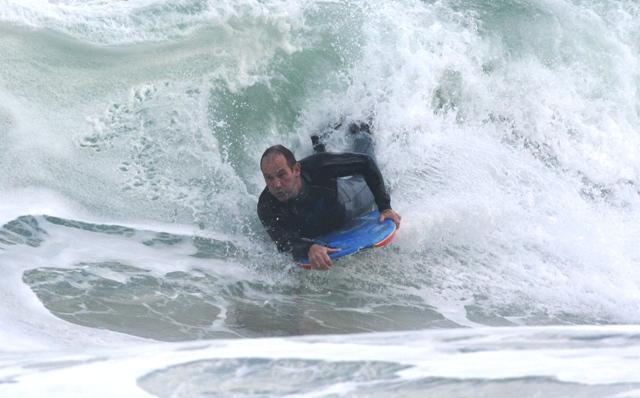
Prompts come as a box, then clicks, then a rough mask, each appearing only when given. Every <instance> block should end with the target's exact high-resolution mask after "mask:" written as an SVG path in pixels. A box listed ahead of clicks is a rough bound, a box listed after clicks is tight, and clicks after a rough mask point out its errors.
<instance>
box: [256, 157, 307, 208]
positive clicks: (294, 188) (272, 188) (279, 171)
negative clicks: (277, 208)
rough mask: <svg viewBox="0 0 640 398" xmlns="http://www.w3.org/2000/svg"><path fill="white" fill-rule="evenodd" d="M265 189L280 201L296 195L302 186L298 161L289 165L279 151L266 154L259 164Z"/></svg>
mask: <svg viewBox="0 0 640 398" xmlns="http://www.w3.org/2000/svg"><path fill="white" fill-rule="evenodd" d="M260 168H261V169H262V175H263V176H264V181H265V182H266V183H267V189H268V190H269V192H271V194H272V195H273V196H275V197H276V199H278V200H279V201H280V202H286V201H287V200H289V199H293V198H295V197H296V196H298V193H300V189H301V187H302V178H301V177H300V163H296V164H295V165H294V166H293V167H289V165H288V164H287V160H286V159H285V157H284V156H283V155H281V154H279V153H277V154H274V155H271V156H267V157H266V158H264V159H263V160H262V164H261V165H260Z"/></svg>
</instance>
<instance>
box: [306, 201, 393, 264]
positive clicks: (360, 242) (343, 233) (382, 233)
mask: <svg viewBox="0 0 640 398" xmlns="http://www.w3.org/2000/svg"><path fill="white" fill-rule="evenodd" d="M395 234H396V224H395V223H394V222H393V221H392V220H389V219H387V220H384V221H383V222H380V213H379V212H378V211H377V210H374V211H372V212H370V213H366V214H364V215H362V216H360V217H356V218H354V219H353V220H351V221H350V222H349V223H347V224H346V225H345V226H343V227H342V228H341V229H339V230H337V231H334V232H331V233H329V234H326V235H322V236H319V237H317V238H314V239H313V241H314V242H316V243H318V244H320V245H323V246H327V247H331V248H339V249H340V251H338V252H335V253H330V254H329V257H331V260H335V259H337V258H340V257H344V256H348V255H350V254H354V253H357V252H359V251H361V250H364V249H369V248H372V247H382V246H386V245H388V244H389V243H390V242H391V240H392V239H393V237H394V236H395ZM298 265H299V266H300V267H302V268H305V269H311V263H310V261H309V259H308V258H303V259H300V260H298Z"/></svg>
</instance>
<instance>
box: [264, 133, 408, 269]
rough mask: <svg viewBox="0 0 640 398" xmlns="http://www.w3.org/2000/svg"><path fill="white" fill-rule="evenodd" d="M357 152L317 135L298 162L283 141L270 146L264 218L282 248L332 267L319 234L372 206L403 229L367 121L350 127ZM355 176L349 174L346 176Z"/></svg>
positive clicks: (317, 266)
mask: <svg viewBox="0 0 640 398" xmlns="http://www.w3.org/2000/svg"><path fill="white" fill-rule="evenodd" d="M349 133H350V134H351V136H352V137H353V142H354V146H353V152H352V153H327V152H324V145H323V144H321V143H319V142H318V138H317V137H316V136H314V137H312V142H313V144H314V150H316V152H317V153H315V154H313V155H311V156H308V157H306V158H304V159H302V160H301V161H299V162H298V161H296V159H295V156H294V155H293V153H292V152H291V151H290V150H289V149H287V148H285V147H284V146H282V145H274V146H272V147H270V148H268V149H267V150H266V151H265V152H264V154H263V155H262V158H261V159H260V169H261V170H262V175H263V176H264V180H265V182H266V184H267V186H266V187H265V189H264V191H262V194H261V195H260V199H259V201H258V216H259V217H260V221H261V222H262V224H263V225H264V226H265V227H266V228H267V232H268V233H269V235H270V236H271V239H273V240H274V241H275V243H276V245H277V247H278V250H280V251H285V252H291V253H292V254H293V257H294V258H295V259H302V258H304V257H307V258H308V259H309V261H310V262H311V265H312V268H315V269H327V268H329V267H331V265H332V263H331V258H330V257H329V254H330V253H333V252H336V251H339V250H340V249H339V248H330V247H326V246H322V245H320V244H317V243H315V242H314V240H313V238H314V237H316V236H319V235H322V234H326V233H328V232H331V231H334V230H336V229H338V228H340V227H341V226H342V225H344V224H345V222H347V221H349V220H351V219H353V218H355V217H357V216H359V215H360V214H363V213H365V212H367V211H369V210H371V209H372V207H373V204H374V203H375V204H376V205H377V206H378V210H379V211H380V221H383V220H385V219H391V220H393V222H394V223H395V224H396V226H397V227H398V228H399V227H400V219H401V217H400V215H398V214H397V213H396V212H395V211H394V210H392V209H391V204H390V197H389V194H388V193H387V191H386V189H385V186H384V181H383V179H382V175H381V174H380V170H379V169H378V166H377V165H376V162H375V160H374V157H373V156H374V152H373V140H372V137H371V134H370V132H369V126H368V125H367V124H365V123H361V124H356V123H352V124H351V125H349ZM343 177H349V178H343Z"/></svg>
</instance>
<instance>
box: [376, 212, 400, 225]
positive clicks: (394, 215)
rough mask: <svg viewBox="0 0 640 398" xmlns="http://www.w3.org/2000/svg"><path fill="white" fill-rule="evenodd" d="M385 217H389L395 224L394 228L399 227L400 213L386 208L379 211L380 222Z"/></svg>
mask: <svg viewBox="0 0 640 398" xmlns="http://www.w3.org/2000/svg"><path fill="white" fill-rule="evenodd" d="M386 219H390V220H391V221H393V222H394V223H395V224H396V228H398V229H399V228H400V220H402V217H400V214H398V213H396V212H395V211H393V209H387V210H385V211H383V212H382V213H380V222H383V221H384V220H386Z"/></svg>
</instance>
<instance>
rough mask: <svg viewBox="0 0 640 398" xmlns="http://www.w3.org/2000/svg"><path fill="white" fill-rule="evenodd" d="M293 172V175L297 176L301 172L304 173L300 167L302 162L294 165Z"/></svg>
mask: <svg viewBox="0 0 640 398" xmlns="http://www.w3.org/2000/svg"><path fill="white" fill-rule="evenodd" d="M291 170H293V174H294V175H296V176H298V175H300V171H302V167H301V166H300V162H296V164H294V165H293V167H292V168H291Z"/></svg>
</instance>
